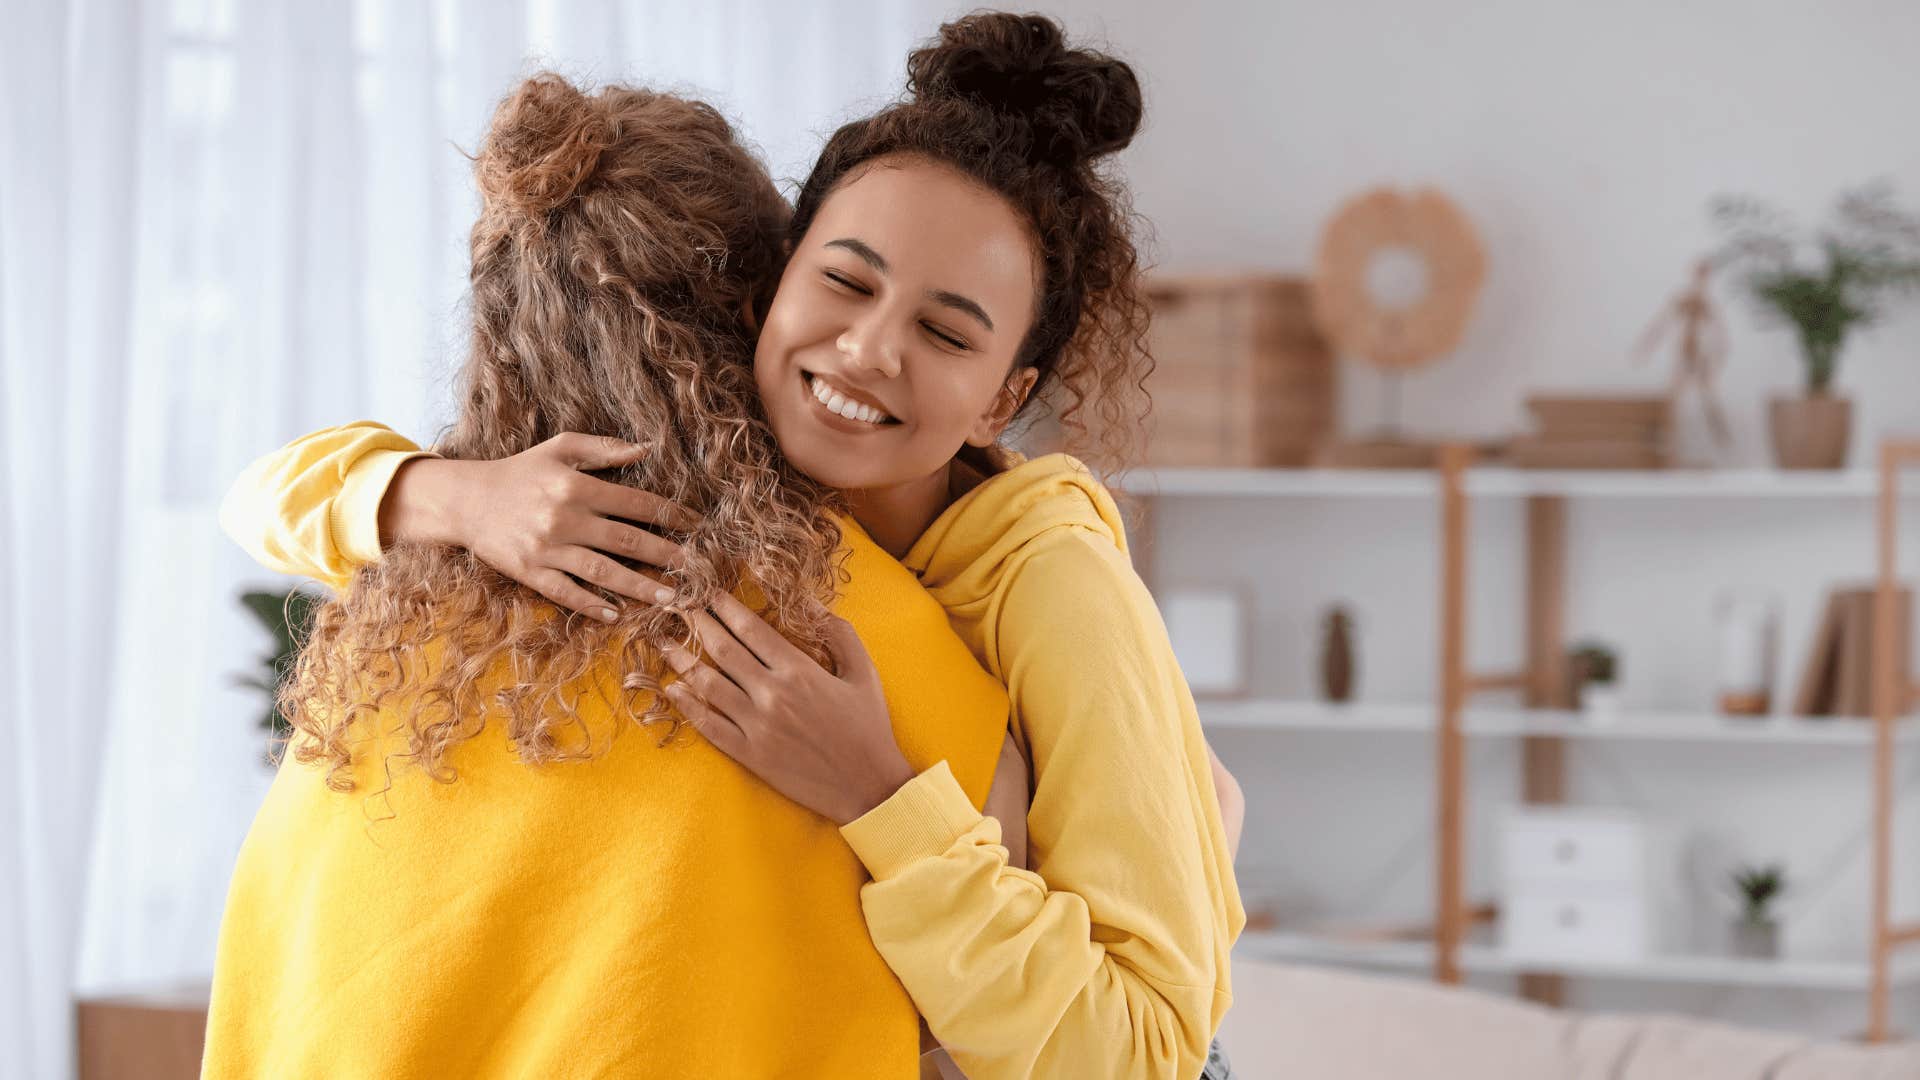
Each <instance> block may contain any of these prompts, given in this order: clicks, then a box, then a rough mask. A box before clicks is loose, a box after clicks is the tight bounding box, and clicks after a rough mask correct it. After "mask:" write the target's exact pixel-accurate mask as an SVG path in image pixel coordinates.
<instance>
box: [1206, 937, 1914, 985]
mask: <svg viewBox="0 0 1920 1080" xmlns="http://www.w3.org/2000/svg"><path fill="white" fill-rule="evenodd" d="M1234 950H1235V953H1236V956H1238V957H1240V958H1244V959H1248V960H1275V961H1284V962H1288V963H1307V964H1330V965H1336V966H1341V967H1361V968H1378V969H1385V970H1393V971H1431V970H1432V968H1433V946H1432V944H1431V943H1429V942H1423V941H1386V942H1351V941H1343V940H1340V939H1337V938H1330V937H1322V936H1317V935H1313V934H1306V933H1298V932H1292V933H1289V932H1284V931H1248V932H1246V933H1244V934H1242V935H1240V941H1239V942H1238V944H1236V945H1235V946H1234ZM1456 956H1457V958H1458V962H1459V966H1460V970H1461V971H1463V972H1466V973H1468V974H1493V975H1517V974H1523V973H1524V974H1538V975H1567V976H1573V977H1589V978H1601V979H1627V980H1638V981H1644V982H1671V983H1692V984H1697V985H1714V986H1763V987H1785V988H1796V989H1808V990H1855V991H1860V992H1865V991H1866V990H1867V988H1868V983H1869V981H1870V979H1871V977H1872V968H1871V967H1870V966H1869V965H1868V964H1867V962H1866V961H1865V960H1859V961H1850V960H1799V959H1793V958H1787V959H1782V960H1745V959H1741V958H1738V957H1732V956H1687V955H1679V954H1669V955H1657V956H1649V957H1646V958H1644V959H1640V960H1532V961H1529V960H1526V959H1523V958H1521V957H1516V956H1510V955H1508V954H1507V953H1506V952H1505V951H1504V950H1502V949H1501V948H1500V947H1499V946H1497V945H1488V944H1462V945H1461V946H1460V948H1459V950H1458V952H1457V954H1456ZM1890 981H1891V982H1892V984H1893V985H1894V986H1896V987H1904V986H1916V985H1920V955H1916V953H1915V951H1914V950H1911V949H1909V950H1907V951H1906V953H1905V954H1904V955H1902V954H1901V953H1900V952H1896V953H1895V954H1894V956H1893V970H1892V972H1891V975H1890Z"/></svg>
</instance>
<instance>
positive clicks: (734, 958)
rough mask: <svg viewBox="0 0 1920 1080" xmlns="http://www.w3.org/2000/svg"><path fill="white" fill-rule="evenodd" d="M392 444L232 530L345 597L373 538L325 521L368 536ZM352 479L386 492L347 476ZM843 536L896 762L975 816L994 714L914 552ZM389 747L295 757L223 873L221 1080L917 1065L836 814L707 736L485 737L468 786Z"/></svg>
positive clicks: (847, 602)
mask: <svg viewBox="0 0 1920 1080" xmlns="http://www.w3.org/2000/svg"><path fill="white" fill-rule="evenodd" d="M397 439H398V437H397V436H394V435H392V433H391V432H386V431H384V430H383V429H375V428H367V427H363V428H358V429H335V430H333V431H329V432H320V433H318V434H316V435H315V436H311V437H309V438H308V439H305V440H302V441H300V442H296V443H295V444H293V445H292V446H290V447H288V448H286V449H284V450H282V451H280V452H278V453H277V454H275V455H270V456H269V458H267V459H264V460H263V461H262V463H260V464H259V465H257V466H256V467H255V468H254V469H253V470H250V471H249V473H248V475H247V477H246V478H243V481H242V483H241V484H240V485H239V486H238V487H237V488H236V493H235V497H234V498H231V499H229V501H228V504H227V505H226V506H225V507H223V519H224V522H225V524H226V525H227V527H228V528H229V530H230V531H232V532H234V533H235V534H236V537H237V538H240V539H242V540H243V542H244V544H245V546H247V547H248V548H249V549H250V550H252V551H254V552H255V553H256V554H264V553H266V550H268V549H270V550H271V551H272V552H274V553H276V554H275V556H274V557H273V559H272V562H273V564H274V565H275V566H276V567H277V568H281V569H287V570H293V571H296V572H304V573H312V574H318V575H320V576H322V577H323V578H326V579H328V580H330V581H332V582H334V583H336V584H337V583H339V582H340V581H341V580H343V579H342V577H341V574H342V573H343V572H344V571H345V570H347V569H349V568H350V567H351V566H352V565H354V564H355V563H357V562H364V561H366V556H367V555H368V554H369V553H368V552H366V551H364V550H362V551H358V552H356V551H353V550H351V549H350V548H343V547H342V544H341V541H343V540H344V541H347V542H348V543H349V544H351V543H353V542H359V543H365V542H366V541H367V539H368V538H371V539H372V540H373V543H374V545H375V546H374V549H373V551H372V553H371V554H373V555H377V554H378V547H377V533H376V531H375V530H374V529H372V528H367V529H364V530H362V529H358V527H357V526H356V527H355V528H351V529H347V530H343V531H341V532H338V533H336V532H335V530H334V528H333V525H332V522H333V521H334V520H335V513H334V511H335V510H339V509H341V507H340V506H338V505H337V503H338V502H339V500H341V499H349V500H350V499H358V498H368V499H369V502H370V507H371V510H369V509H368V507H367V506H363V505H360V504H357V503H351V504H350V505H348V506H347V507H346V508H345V510H346V512H345V513H344V514H342V515H340V519H341V520H344V521H350V522H365V523H369V524H371V523H372V522H373V521H374V514H375V513H377V510H378V506H379V498H378V496H379V494H380V492H381V491H382V490H383V489H384V485H385V482H386V479H388V478H390V477H391V475H392V471H393V469H392V467H391V466H393V465H397V463H398V462H397V460H396V457H395V456H396V455H402V456H403V455H405V454H408V453H410V452H411V451H412V449H413V448H412V447H411V444H406V445H404V446H402V445H399V443H397V442H396V440H397ZM400 442H404V441H403V440H401V441H400ZM368 455H371V457H370V458H369V457H368ZM355 462H363V463H365V464H368V465H369V467H370V468H371V469H373V470H376V471H377V483H375V484H372V485H366V486H363V485H358V484H355V483H352V482H350V479H349V478H350V477H351V476H352V475H353V474H354V465H355ZM266 490H277V491H278V492H279V496H278V500H277V501H276V499H273V498H267V497H265V496H264V495H263V492H264V491H266ZM295 503H298V504H299V505H298V506H297V507H294V508H293V509H291V510H290V511H289V512H287V513H286V514H284V515H282V514H281V513H279V512H278V511H277V510H275V509H274V508H275V506H276V505H285V506H293V504H295ZM847 540H848V544H849V547H850V562H849V564H848V569H849V571H850V573H851V575H852V578H853V580H854V581H855V582H857V583H858V584H857V586H856V588H854V589H852V590H850V591H849V592H848V593H847V595H846V596H845V597H844V598H843V599H842V601H841V603H840V604H839V605H838V608H837V610H839V611H840V613H841V614H842V615H843V616H844V617H846V618H847V619H849V620H850V621H851V622H853V624H854V625H855V626H856V627H857V628H858V629H859V631H860V636H861V639H862V640H863V641H864V642H865V643H866V645H867V648H868V650H869V652H871V653H872V655H873V658H874V662H875V664H876V665H877V666H878V667H879V670H880V672H881V678H882V681H883V683H884V685H885V687H886V693H887V701H888V706H889V709H890V710H891V712H892V717H893V723H894V729H895V733H896V737H897V738H898V739H899V741H900V745H901V749H902V750H903V751H904V752H905V754H906V756H907V758H908V760H909V761H911V762H913V763H914V765H915V766H916V767H917V768H921V769H924V770H926V772H925V773H924V775H927V776H937V777H940V778H942V779H944V780H945V782H947V783H948V784H957V785H958V788H957V790H964V791H965V792H966V796H965V799H966V801H967V804H968V809H972V807H973V806H975V805H978V804H979V803H980V802H981V801H983V800H984V798H985V796H986V793H987V788H988V786H989V784H990V782H991V780H992V776H993V769H994V764H995V761H996V759H997V757H998V755H999V750H1000V746H1001V744H1002V742H1003V741H1004V738H1005V732H1006V722H1007V703H1006V696H1005V694H1004V692H1003V691H1002V690H1001V688H1000V687H999V685H998V684H996V683H995V682H994V681H993V679H992V678H991V677H989V676H988V675H987V674H986V673H985V672H983V671H981V670H980V667H979V665H978V664H977V663H976V662H975V661H974V660H973V658H972V657H971V656H970V655H969V654H968V652H967V650H966V648H965V647H964V646H963V645H962V644H961V643H960V642H959V641H958V640H957V639H956V638H955V637H954V635H953V632H952V630H950V629H949V628H948V626H947V623H946V618H945V615H944V614H943V613H942V612H941V610H940V608H939V607H938V606H937V605H935V604H934V603H933V601H932V600H931V599H930V598H928V596H927V595H926V593H925V592H924V591H923V590H921V589H920V588H919V586H918V585H917V584H915V582H914V581H913V578H912V576H911V575H910V574H908V573H907V571H906V570H905V569H903V568H902V567H901V566H900V564H899V563H898V562H896V561H895V560H893V559H892V558H890V557H888V556H887V554H886V553H885V552H884V551H881V550H880V549H879V548H878V547H876V546H875V545H874V544H873V543H872V542H871V541H870V540H868V539H867V538H866V537H865V536H864V534H862V533H861V532H860V531H859V529H858V527H857V526H853V525H852V523H848V531H847ZM620 674H621V673H620V672H618V671H614V670H611V669H610V668H609V669H608V670H603V671H601V672H598V673H597V674H596V676H595V677H594V679H593V680H591V681H592V682H594V683H597V686H594V687H591V688H583V689H590V690H597V691H599V692H598V693H594V692H588V693H584V694H582V695H581V697H580V698H579V699H578V700H579V713H580V717H581V719H582V720H583V721H585V723H586V724H587V726H588V727H589V728H590V730H591V731H592V732H593V734H594V736H595V737H596V739H607V738H610V737H611V735H612V734H613V733H614V730H615V729H616V728H617V727H625V726H628V725H627V722H626V721H624V720H620V719H617V718H616V715H615V714H614V713H613V712H612V711H611V710H610V709H609V708H608V706H607V704H606V702H607V699H608V698H609V697H611V698H612V699H614V700H618V697H619V692H618V689H617V686H618V677H619V675H620ZM382 718H383V717H382V715H374V716H370V717H369V718H368V720H367V722H366V724H365V726H364V727H363V728H362V730H363V731H365V732H368V733H376V732H378V730H379V726H380V722H381V720H382ZM392 749H394V747H393V745H392V744H391V743H390V742H389V741H388V740H386V739H383V738H380V737H378V735H377V734H369V735H368V737H367V738H366V740H365V741H364V742H363V743H362V744H361V745H360V746H359V747H357V748H356V754H355V761H354V769H355V771H354V776H355V778H356V780H358V782H359V784H360V786H359V789H358V790H356V791H354V792H351V793H345V794H342V793H339V792H334V791H331V790H329V789H327V788H326V786H325V785H324V783H323V778H322V773H321V770H319V769H318V768H315V767H309V766H303V765H299V764H297V763H295V762H294V761H292V760H291V759H288V760H287V761H286V762H284V763H283V764H282V766H281V768H280V771H279V774H278V775H277V776H276V778H275V780H274V783H273V786H272V789H271V791H270V792H269V794H268V796H267V799H266V802H265V804H264V805H263V806H262V807H261V810H260V813H259V815H258V816H257V817H256V819H255V821H254V823H253V827H252V829H251V830H250V831H249V833H248V836H247V840H246V843H245V845H244V846H243V848H242V850H241V853H240V856H239V860H238V862H237V865H236V866H235V868H234V873H233V880H232V884H231V886H230V888H229V892H228V901H227V909H226V913H225V917H224V919H223V921H222V925H221V932H220V944H219V952H218V956H217V959H216V964H215V974H214V984H213V1001H212V1008H211V1012H210V1016H209V1021H208V1029H207V1042H206V1054H205V1059H204V1064H203V1075H205V1076H207V1077H220V1078H225V1077H260V1078H271V1080H291V1078H300V1077H316V1078H318V1077H341V1078H347V1077H352V1078H363V1077H364V1078H369V1080H371V1078H375V1077H378V1078H381V1080H406V1078H418V1080H428V1078H433V1080H439V1078H444V1077H516V1078H518V1077H614V1076H622V1077H639V1078H654V1077H661V1078H666V1077H716V1078H720V1077H725V1078H734V1077H739V1078H760V1077H794V1078H820V1080H828V1078H831V1080H843V1078H847V1077H896V1078H902V1080H904V1078H908V1077H913V1076H915V1075H917V1061H918V1058H919V1049H920V1046H919V1024H918V1017H917V1013H916V1009H915V1007H914V1004H913V1002H912V1001H911V1000H910V999H909V997H908V995H907V993H906V992H905V990H904V989H903V988H902V986H901V984H900V983H899V981H898V980H897V979H896V977H895V976H894V975H893V973H892V972H891V971H889V970H888V968H887V966H886V964H885V963H884V961H883V960H882V959H881V957H880V956H879V955H878V954H877V953H876V952H875V951H874V949H873V946H872V943H871V942H870V941H869V939H868V937H867V932H866V928H865V925H864V922H863V919H862V915H861V911H860V901H859V889H860V886H861V885H862V884H863V883H864V882H865V881H866V880H867V874H866V872H865V870H864V869H863V868H862V866H861V864H860V862H859V861H858V860H857V859H855V857H854V855H853V853H852V852H851V851H850V850H849V849H848V847H847V845H846V843H845V842H844V841H843V840H842V839H841V837H840V835H839V834H838V832H837V831H836V830H835V828H834V826H833V823H832V822H830V821H828V820H826V819H825V818H822V817H819V816H818V815H816V814H814V813H812V812H811V811H808V810H805V809H803V808H801V807H800V806H798V805H797V804H795V803H793V802H791V801H789V800H788V799H786V798H784V797H782V796H781V795H780V794H779V793H777V792H775V791H774V790H773V789H771V788H769V787H767V786H766V785H765V784H764V783H762V782H761V781H760V780H759V779H758V778H756V777H754V776H753V775H751V774H750V773H748V772H746V771H745V770H744V769H742V768H740V767H739V766H738V765H736V764H735V763H734V762H733V761H732V760H731V759H729V758H727V757H726V756H725V755H724V754H721V753H720V752H718V751H717V750H715V749H714V748H713V747H712V746H711V745H709V744H707V743H706V742H705V741H704V740H702V739H700V738H699V737H698V735H697V733H695V732H693V731H692V730H691V729H688V730H685V731H683V732H682V734H681V735H680V736H679V737H678V738H677V739H676V740H675V741H674V742H672V743H669V744H668V745H667V746H665V747H660V746H657V745H656V740H655V739H654V738H652V737H650V736H649V735H648V734H646V733H643V732H640V731H635V730H627V731H625V732H624V733H623V734H622V735H621V736H620V737H619V738H618V739H615V740H613V741H612V742H611V744H610V748H609V749H608V750H607V751H606V752H605V753H603V754H602V755H601V756H598V757H596V758H594V759H592V760H590V761H587V762H576V763H566V764H558V765H550V766H543V767H537V768H532V767H528V766H526V765H524V764H522V763H521V762H520V761H519V759H518V758H517V757H516V756H515V755H514V753H513V752H512V751H511V749H510V748H509V746H508V743H507V741H506V739H505V737H504V734H503V732H502V731H501V730H500V725H499V724H497V723H496V724H495V725H492V726H491V727H489V729H488V730H486V731H484V732H483V733H482V734H481V735H480V736H478V737H476V738H474V739H471V740H468V741H466V742H463V743H461V744H459V745H458V746H457V747H456V748H455V749H454V751H453V754H452V757H451V761H450V764H451V765H452V766H453V768H454V769H455V770H456V771H457V773H458V779H456V780H455V781H454V782H452V783H450V784H442V783H437V782H434V781H431V780H429V779H427V778H426V777H425V776H423V775H422V774H421V773H420V772H419V770H418V769H417V768H409V767H407V766H405V765H404V764H400V763H397V762H393V761H391V759H389V758H388V757H387V756H386V755H387V753H388V751H389V750H392ZM390 764H391V765H392V774H391V777H390V778H389V775H388V771H387V767H388V766H389V765H390ZM389 779H390V780H391V785H392V786H391V789H390V790H385V791H383V790H382V789H383V788H385V787H386V786H387V784H388V782H389Z"/></svg>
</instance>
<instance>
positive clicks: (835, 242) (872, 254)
mask: <svg viewBox="0 0 1920 1080" xmlns="http://www.w3.org/2000/svg"><path fill="white" fill-rule="evenodd" d="M821 246H822V247H830V248H835V247H837V248H842V249H844V250H847V251H851V252H853V253H854V254H855V255H858V256H859V257H860V260H861V261H862V262H864V263H866V264H867V265H868V266H871V267H873V268H874V269H875V270H877V271H879V272H880V273H882V274H886V273H891V272H892V267H890V266H888V265H887V260H886V258H885V257H883V256H882V255H881V254H880V253H879V252H877V251H875V250H873V248H872V246H871V245H869V244H868V243H867V242H866V241H864V240H860V239H857V238H855V237H851V236H841V237H837V238H835V239H832V240H829V241H827V242H826V243H825V244H823V245H821ZM927 298H928V299H929V300H932V301H933V302H934V303H936V304H939V305H940V306H942V307H950V308H952V309H954V310H955V311H960V312H964V313H966V314H968V315H971V316H973V317H974V318H976V319H978V320H980V325H982V326H984V327H986V328H987V329H988V330H992V329H993V317H992V316H990V315H988V314H987V309H986V308H983V307H981V306H980V305H979V303H978V302H976V301H974V300H972V299H971V298H969V297H965V296H962V295H960V294H959V293H957V292H948V291H947V290H946V289H933V290H930V291H929V292H928V293H927Z"/></svg>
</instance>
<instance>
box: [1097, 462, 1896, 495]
mask: <svg viewBox="0 0 1920 1080" xmlns="http://www.w3.org/2000/svg"><path fill="white" fill-rule="evenodd" d="M1439 483H1440V481H1439V475H1438V473H1437V472H1436V471H1434V470H1431V469H1195V468H1165V469H1140V470H1136V471H1135V472H1133V473H1131V474H1129V475H1127V476H1126V477H1125V478H1124V479H1123V481H1122V483H1121V487H1122V488H1123V489H1124V490H1125V491H1127V492H1129V493H1131V494H1134V495H1178V496H1263V497H1275V498H1287V497H1291V498H1433V497H1435V496H1436V495H1437V494H1438V492H1439ZM1876 486H1877V485H1876V478H1875V475H1874V473H1873V472H1872V471H1870V470H1867V469H1848V470H1839V471H1805V472H1788V471H1784V470H1778V469H1618V470H1616V469H1591V470H1588V469H1567V470H1549V469H1513V468H1506V467H1494V466H1489V467H1485V468H1478V469H1471V470H1468V472H1467V493H1468V494H1470V495H1483V496H1493V497H1502V496H1505V497H1520V496H1528V495H1562V496H1567V497H1570V498H1616V499H1697V498H1716V497H1724V498H1743V499H1754V498H1758V499H1774V498H1788V499H1825V498H1846V499H1865V498H1871V497H1872V496H1873V494H1874V492H1875V490H1876ZM1913 489H1914V485H1911V484H1908V485H1903V486H1902V492H1903V494H1905V495H1908V496H1911V495H1913V494H1915V492H1914V490H1913Z"/></svg>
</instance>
